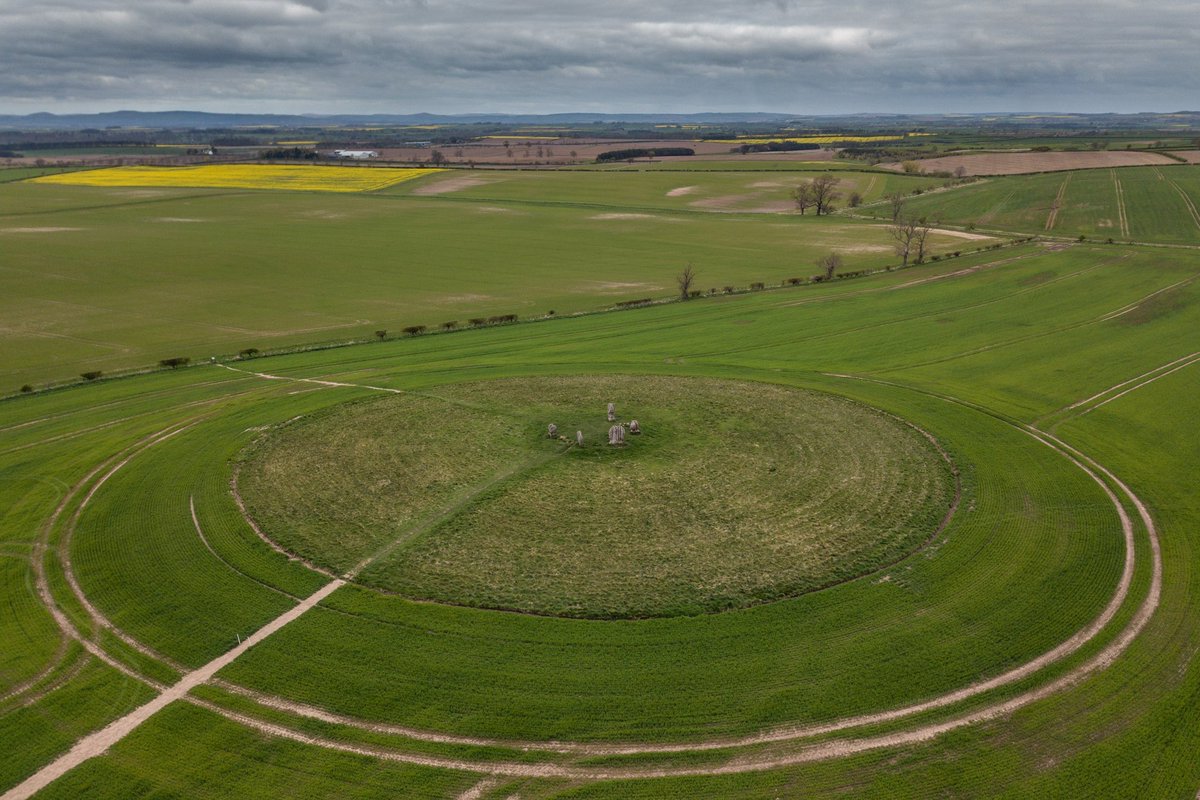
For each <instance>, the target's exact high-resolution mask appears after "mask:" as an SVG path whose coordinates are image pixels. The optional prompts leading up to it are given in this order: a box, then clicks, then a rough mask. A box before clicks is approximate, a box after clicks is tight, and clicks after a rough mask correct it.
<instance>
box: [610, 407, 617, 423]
mask: <svg viewBox="0 0 1200 800" xmlns="http://www.w3.org/2000/svg"><path fill="white" fill-rule="evenodd" d="M616 418H617V404H616V403H609V404H608V421H609V422H613V421H615V420H616Z"/></svg>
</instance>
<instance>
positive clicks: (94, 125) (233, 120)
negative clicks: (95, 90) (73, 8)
mask: <svg viewBox="0 0 1200 800" xmlns="http://www.w3.org/2000/svg"><path fill="white" fill-rule="evenodd" d="M593 123H595V124H601V125H614V124H621V123H625V124H629V123H633V124H637V125H651V124H654V123H660V124H677V125H708V126H730V125H737V124H743V125H759V126H763V125H783V124H788V125H795V126H797V127H802V128H806V129H816V130H830V131H832V130H870V129H887V130H918V129H923V128H933V129H939V130H950V129H988V130H993V131H995V130H1022V131H1028V130H1059V131H1075V132H1079V131H1088V130H1096V131H1102V130H1107V131H1114V130H1147V131H1149V130H1154V131H1172V132H1176V133H1185V134H1186V133H1188V132H1189V131H1200V111H1175V112H1164V113H1158V112H1146V113H1138V114H1062V113H1052V112H1020V113H1018V112H1002V113H986V114H875V113H864V114H838V115H805V114H783V113H773V112H701V113H695V114H666V113H663V114H621V113H604V114H601V113H593V112H567V113H561V114H425V113H421V114H328V115H326V114H222V113H212V112H206V111H106V112H103V113H99V114H50V113H46V112H41V113H36V114H27V115H23V116H21V115H11V114H9V115H5V114H0V130H21V131H86V130H106V129H107V130H111V129H143V130H145V129H149V130H164V129H167V130H231V129H238V128H285V129H295V128H338V127H366V126H372V127H380V126H385V127H398V126H404V125H473V124H483V125H488V124H490V125H573V126H575V125H589V124H593Z"/></svg>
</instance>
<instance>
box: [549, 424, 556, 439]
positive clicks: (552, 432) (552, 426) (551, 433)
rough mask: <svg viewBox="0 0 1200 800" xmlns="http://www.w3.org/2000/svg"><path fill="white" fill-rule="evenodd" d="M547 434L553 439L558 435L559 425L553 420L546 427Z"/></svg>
mask: <svg viewBox="0 0 1200 800" xmlns="http://www.w3.org/2000/svg"><path fill="white" fill-rule="evenodd" d="M546 435H547V436H548V437H550V438H551V439H553V438H554V437H555V436H558V426H557V425H555V424H554V423H553V422H551V423H550V424H549V425H548V426H547V427H546Z"/></svg>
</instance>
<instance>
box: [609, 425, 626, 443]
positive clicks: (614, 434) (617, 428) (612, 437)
mask: <svg viewBox="0 0 1200 800" xmlns="http://www.w3.org/2000/svg"><path fill="white" fill-rule="evenodd" d="M608 443H609V444H611V445H622V444H625V426H624V425H613V426H612V427H611V428H609V429H608Z"/></svg>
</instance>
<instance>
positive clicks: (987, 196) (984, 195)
mask: <svg viewBox="0 0 1200 800" xmlns="http://www.w3.org/2000/svg"><path fill="white" fill-rule="evenodd" d="M1198 202H1200V170H1198V168H1197V167H1196V166H1194V165H1185V164H1178V163H1176V164H1171V165H1168V166H1164V167H1125V168H1121V169H1092V170H1081V171H1078V172H1068V173H1066V174H1065V176H1064V174H1063V173H1057V174H1056V173H1047V174H1041V175H1028V176H1014V177H1006V178H989V179H986V180H981V181H979V182H977V183H974V184H967V185H965V186H961V187H957V188H954V189H952V190H949V191H944V192H938V193H931V194H928V195H926V196H923V197H917V198H913V199H912V200H911V201H910V203H909V208H910V211H912V212H913V213H919V214H923V215H927V216H928V217H930V218H931V219H938V220H940V221H941V222H944V223H951V224H954V225H960V226H968V227H970V228H972V229H979V230H1010V231H1034V230H1040V231H1043V232H1045V233H1049V234H1052V235H1057V236H1063V237H1078V236H1081V235H1082V236H1084V237H1086V238H1089V239H1099V240H1101V241H1105V240H1107V239H1109V238H1112V239H1113V240H1114V241H1120V242H1144V243H1154V244H1187V245H1195V244H1200V222H1198V221H1197V215H1195V214H1194V213H1193V212H1194V211H1195V209H1196V207H1197V203H1198ZM864 211H866V212H867V213H873V214H875V215H882V214H883V213H884V211H885V209H884V208H883V207H882V206H875V207H874V208H873V209H865V210H864ZM1052 214H1053V215H1054V217H1053V223H1052V224H1047V223H1049V222H1050V220H1051V215H1052Z"/></svg>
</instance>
